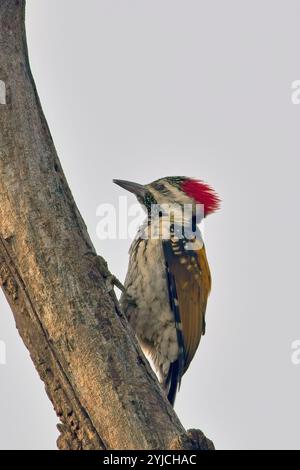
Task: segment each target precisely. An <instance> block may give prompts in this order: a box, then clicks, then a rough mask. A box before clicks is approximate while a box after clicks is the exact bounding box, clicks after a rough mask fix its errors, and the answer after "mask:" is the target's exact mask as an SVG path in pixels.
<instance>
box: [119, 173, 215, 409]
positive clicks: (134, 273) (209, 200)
mask: <svg viewBox="0 0 300 470" xmlns="http://www.w3.org/2000/svg"><path fill="white" fill-rule="evenodd" d="M113 181H114V183H116V184H117V185H119V186H121V187H122V188H124V189H126V190H128V191H130V192H131V193H133V194H134V195H135V196H136V197H137V199H138V201H139V202H140V204H142V206H143V208H144V209H145V211H146V213H147V218H146V220H145V222H144V223H143V224H142V225H141V227H140V228H139V230H138V233H137V235H136V237H135V239H134V241H133V242H132V245H131V247H130V250H129V267H128V271H127V275H126V279H125V283H124V292H123V293H122V296H121V299H120V302H121V307H122V310H123V312H124V314H125V316H126V317H127V319H128V321H129V324H130V325H131V327H132V329H133V330H134V332H135V334H136V336H137V339H138V341H139V343H140V346H141V348H142V350H143V352H144V353H145V355H146V357H148V358H149V362H150V363H151V364H152V367H153V368H154V370H155V372H156V374H157V376H158V379H159V381H160V383H161V385H162V387H163V389H164V391H165V393H166V395H167V397H168V399H169V401H170V403H171V404H172V406H174V402H175V397H176V393H177V390H178V389H179V387H180V382H181V378H182V376H183V374H184V373H185V372H186V371H187V369H188V367H189V365H190V363H191V360H192V359H193V357H194V355H195V352H196V350H197V348H198V345H199V342H200V338H201V336H202V335H204V334H205V311H206V305H207V299H208V296H209V293H210V290H211V275H210V269H209V265H208V261H207V257H206V251H205V246H204V243H203V239H202V234H201V231H200V229H199V227H198V226H197V223H198V222H199V220H197V217H196V208H197V207H198V206H199V205H201V207H202V208H203V212H202V214H203V217H206V216H207V215H209V214H211V213H213V212H215V211H216V210H217V209H218V208H219V205H220V199H219V197H218V195H217V194H216V193H215V191H214V190H213V189H212V188H211V187H210V186H209V185H208V184H206V183H204V182H203V181H201V180H195V179H192V178H187V177H183V176H177V177H174V176H171V177H165V178H161V179H159V180H156V181H154V182H152V183H150V184H147V185H141V184H138V183H133V182H130V181H124V180H113ZM166 208H170V210H169V211H168V210H166ZM186 208H191V209H190V210H185V209H186Z"/></svg>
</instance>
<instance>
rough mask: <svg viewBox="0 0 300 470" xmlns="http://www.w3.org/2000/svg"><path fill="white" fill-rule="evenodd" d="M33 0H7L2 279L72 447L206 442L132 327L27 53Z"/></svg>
mask: <svg viewBox="0 0 300 470" xmlns="http://www.w3.org/2000/svg"><path fill="white" fill-rule="evenodd" d="M24 12H25V1H24V0H0V80H1V81H0V283H1V286H2V288H3V290H4V293H5V295H6V298H7V300H8V302H9V304H10V306H11V309H12V311H13V314H14V317H15V320H16V324H17V328H18V330H19V333H20V335H21V337H22V339H23V341H24V343H25V345H26V346H27V348H28V349H29V351H30V355H31V358H32V360H33V362H34V365H35V367H36V369H37V371H38V373H39V375H40V377H41V379H42V380H43V381H44V383H45V387H46V391H47V393H48V396H49V398H50V400H51V401H52V403H53V405H54V408H55V411H56V413H57V415H58V416H59V418H60V420H61V423H60V425H59V429H60V431H61V434H60V437H59V439H58V447H59V448H61V449H180V448H182V449H197V448H208V447H210V443H209V441H208V440H206V439H205V437H204V436H203V435H202V433H201V432H200V431H199V432H197V431H194V432H193V433H186V432H185V430H184V429H183V427H182V425H181V423H180V422H179V420H178V418H177V416H176V414H175V412H174V411H173V409H172V408H171V407H170V405H169V404H168V402H167V400H166V399H165V397H164V396H163V394H162V391H161V389H160V387H159V385H158V383H157V380H156V378H155V376H154V374H153V373H152V371H151V369H150V367H149V365H148V364H147V361H146V360H145V358H144V356H143V354H142V353H141V351H140V348H139V346H138V345H137V343H136V341H135V339H134V338H133V337H132V335H131V333H130V331H129V329H128V326H127V323H126V320H125V319H124V318H123V316H122V313H121V312H120V309H119V306H118V303H117V300H116V298H115V295H114V292H113V290H112V289H111V287H110V285H111V282H110V281H111V275H110V273H109V271H108V269H107V265H106V263H105V261H104V260H103V259H102V258H101V257H99V256H97V255H96V252H95V249H94V247H93V245H92V243H91V240H90V238H89V236H88V233H87V230H86V226H85V224H84V222H83V220H82V218H81V216H80V214H79V212H78V209H77V207H76V204H75V202H74V200H73V197H72V194H71V192H70V189H69V187H68V185H67V182H66V179H65V176H64V174H63V171H62V168H61V165H60V162H59V160H58V157H57V154H56V151H55V148H54V145H53V141H52V138H51V135H50V132H49V129H48V126H47V123H46V120H45V117H44V115H43V112H42V109H41V105H40V102H39V98H38V95H37V91H36V88H35V85H34V81H33V77H32V75H31V71H30V66H29V62H28V56H27V46H26V36H25V25H24Z"/></svg>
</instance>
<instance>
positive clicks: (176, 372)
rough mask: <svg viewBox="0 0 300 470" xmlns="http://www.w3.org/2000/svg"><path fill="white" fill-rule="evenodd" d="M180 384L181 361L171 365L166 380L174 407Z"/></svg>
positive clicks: (169, 397)
mask: <svg viewBox="0 0 300 470" xmlns="http://www.w3.org/2000/svg"><path fill="white" fill-rule="evenodd" d="M179 382H180V364H179V360H177V361H175V362H172V364H170V368H169V372H168V376H167V380H166V390H167V393H168V400H169V402H170V403H171V405H172V406H174V403H175V398H176V394H177V390H178V385H179Z"/></svg>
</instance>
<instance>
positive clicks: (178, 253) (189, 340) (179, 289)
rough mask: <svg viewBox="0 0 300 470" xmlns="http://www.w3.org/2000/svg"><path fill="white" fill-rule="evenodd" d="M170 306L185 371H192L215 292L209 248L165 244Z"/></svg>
mask: <svg viewBox="0 0 300 470" xmlns="http://www.w3.org/2000/svg"><path fill="white" fill-rule="evenodd" d="M163 244H164V255H165V261H166V268H167V276H168V284H169V296H170V305H171V308H172V311H173V313H174V318H175V322H176V327H177V331H178V345H179V348H181V349H182V350H183V357H184V361H183V367H182V368H181V369H183V370H182V371H179V377H178V379H179V380H178V382H180V378H181V375H182V374H183V373H184V372H185V371H186V370H187V369H188V367H189V364H190V362H191V360H192V359H193V357H194V355H195V352H196V350H197V347H198V345H199V341H200V338H201V335H202V334H204V333H205V310H206V304H207V299H208V295H209V293H210V289H211V276H210V270H209V265H208V262H207V258H206V252H205V247H204V245H203V243H202V242H201V243H200V248H199V243H198V247H197V249H194V248H196V246H197V245H196V242H195V246H193V244H188V245H189V246H188V248H190V249H187V244H186V243H185V241H184V240H182V239H176V238H175V239H174V238H173V239H172V238H171V239H170V240H164V242H163Z"/></svg>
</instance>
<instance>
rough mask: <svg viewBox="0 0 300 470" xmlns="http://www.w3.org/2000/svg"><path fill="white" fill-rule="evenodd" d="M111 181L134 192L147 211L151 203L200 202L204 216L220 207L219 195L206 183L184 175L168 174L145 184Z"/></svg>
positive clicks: (181, 203)
mask: <svg viewBox="0 0 300 470" xmlns="http://www.w3.org/2000/svg"><path fill="white" fill-rule="evenodd" d="M113 181H114V183H116V184H117V185H119V186H121V187H122V188H124V189H126V190H127V191H130V192H131V193H133V194H135V195H136V197H137V199H138V201H139V202H140V204H142V205H143V206H145V207H146V208H147V210H148V211H150V210H151V206H152V205H153V204H159V205H163V204H168V205H171V204H178V205H181V206H183V205H185V204H201V205H203V207H204V216H207V215H209V214H212V213H213V212H215V211H216V210H217V209H219V207H220V199H219V196H218V195H217V194H216V192H215V191H214V190H213V189H212V188H211V187H210V186H209V185H208V184H206V183H204V182H203V181H200V180H196V179H192V178H188V177H185V176H168V177H165V178H160V179H158V180H156V181H153V183H150V184H146V185H141V184H139V183H133V182H131V181H124V180H113Z"/></svg>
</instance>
